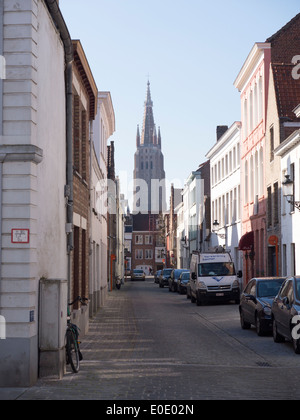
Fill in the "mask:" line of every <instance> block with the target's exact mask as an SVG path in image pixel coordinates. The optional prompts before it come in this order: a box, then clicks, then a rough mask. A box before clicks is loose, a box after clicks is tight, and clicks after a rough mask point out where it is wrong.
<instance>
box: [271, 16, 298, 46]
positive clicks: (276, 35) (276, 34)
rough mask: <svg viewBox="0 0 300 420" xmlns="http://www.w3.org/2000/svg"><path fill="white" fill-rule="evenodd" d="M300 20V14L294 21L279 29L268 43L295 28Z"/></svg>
mask: <svg viewBox="0 0 300 420" xmlns="http://www.w3.org/2000/svg"><path fill="white" fill-rule="evenodd" d="M298 20H300V13H298V14H297V15H296V16H295V17H293V19H291V20H290V21H289V22H288V23H287V24H286V25H284V26H283V27H282V28H281V29H279V31H277V32H276V33H275V34H274V35H272V36H270V38H268V39H267V40H266V42H271V43H272V42H273V41H274V40H275V39H276V38H278V37H279V36H281V35H282V34H283V33H284V32H286V31H288V30H289V29H290V28H291V26H293V25H294V24H295V23H296V22H297V21H298Z"/></svg>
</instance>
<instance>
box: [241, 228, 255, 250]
mask: <svg viewBox="0 0 300 420" xmlns="http://www.w3.org/2000/svg"><path fill="white" fill-rule="evenodd" d="M253 248H254V232H248V233H245V235H243V236H242V237H241V239H240V242H239V250H240V251H251V250H252V249H253Z"/></svg>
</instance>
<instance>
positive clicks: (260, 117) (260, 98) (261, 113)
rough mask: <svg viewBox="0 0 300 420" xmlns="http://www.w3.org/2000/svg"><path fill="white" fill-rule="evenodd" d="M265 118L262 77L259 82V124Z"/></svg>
mask: <svg viewBox="0 0 300 420" xmlns="http://www.w3.org/2000/svg"><path fill="white" fill-rule="evenodd" d="M262 118H263V81H262V76H260V78H259V81H258V122H259V123H260V122H261V120H262Z"/></svg>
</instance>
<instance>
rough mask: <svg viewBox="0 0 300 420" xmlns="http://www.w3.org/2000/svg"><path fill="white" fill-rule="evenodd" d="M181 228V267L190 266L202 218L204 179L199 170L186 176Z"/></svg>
mask: <svg viewBox="0 0 300 420" xmlns="http://www.w3.org/2000/svg"><path fill="white" fill-rule="evenodd" d="M182 196H183V230H181V234H182V237H181V239H180V240H181V245H180V247H179V249H181V253H182V254H181V258H182V265H183V268H189V267H190V260H191V255H192V253H193V251H200V225H201V223H202V222H203V220H204V206H203V204H204V181H203V180H202V179H201V172H200V171H193V172H191V174H190V175H189V177H188V178H187V180H186V182H185V185H184V188H183V191H182Z"/></svg>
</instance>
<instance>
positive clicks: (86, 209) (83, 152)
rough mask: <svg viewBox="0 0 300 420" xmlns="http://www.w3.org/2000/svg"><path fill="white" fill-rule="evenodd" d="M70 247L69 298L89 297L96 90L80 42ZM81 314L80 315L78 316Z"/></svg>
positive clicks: (76, 60) (76, 45) (82, 319)
mask: <svg viewBox="0 0 300 420" xmlns="http://www.w3.org/2000/svg"><path fill="white" fill-rule="evenodd" d="M73 48H74V62H73V174H74V175H73V189H74V203H73V212H74V213H73V224H74V230H73V237H74V239H73V244H74V249H73V252H72V256H73V258H72V281H71V290H70V299H71V300H73V299H75V298H76V297H77V296H83V297H88V296H89V253H90V243H89V231H90V153H91V151H90V141H89V140H90V121H93V120H94V119H95V116H96V112H97V98H98V89H97V86H96V83H95V81H94V78H93V75H92V73H91V71H90V68H89V65H88V62H87V59H86V56H85V53H84V51H83V48H82V45H81V43H80V41H73ZM74 309H75V311H74V316H76V317H78V320H77V322H78V323H79V325H80V328H81V330H82V331H83V333H84V331H85V330H86V329H87V328H88V327H87V326H88V310H87V308H81V310H80V311H79V310H78V311H76V309H78V305H76V304H75V306H74ZM80 315H82V316H80Z"/></svg>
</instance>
